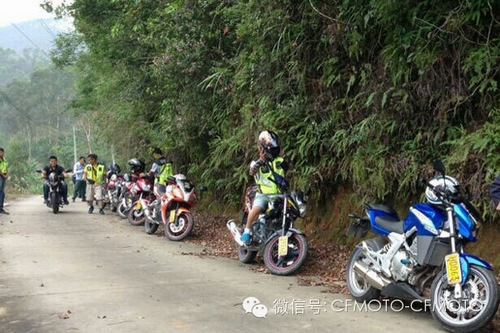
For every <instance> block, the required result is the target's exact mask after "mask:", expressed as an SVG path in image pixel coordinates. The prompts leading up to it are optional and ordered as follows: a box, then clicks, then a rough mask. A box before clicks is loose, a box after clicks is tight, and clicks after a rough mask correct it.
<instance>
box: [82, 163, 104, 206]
mask: <svg viewBox="0 0 500 333" xmlns="http://www.w3.org/2000/svg"><path fill="white" fill-rule="evenodd" d="M87 157H88V159H89V164H87V165H86V166H85V170H84V172H83V179H84V180H85V181H86V182H87V202H88V205H89V210H88V213H89V214H92V212H93V211H94V196H95V200H97V205H98V206H99V214H101V215H104V203H103V197H104V187H105V186H106V166H104V164H100V163H98V162H97V155H96V154H89V155H88V156H87Z"/></svg>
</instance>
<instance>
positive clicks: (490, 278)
mask: <svg viewBox="0 0 500 333" xmlns="http://www.w3.org/2000/svg"><path fill="white" fill-rule="evenodd" d="M434 169H435V171H437V172H438V173H440V174H441V175H440V176H438V177H436V178H434V179H432V180H430V181H425V184H426V192H425V194H426V198H427V202H426V203H417V204H415V205H414V206H412V207H410V209H409V212H408V215H407V216H406V217H405V218H404V219H403V220H401V219H400V218H399V217H398V215H397V213H396V212H395V210H394V209H392V208H391V207H389V206H385V205H373V204H368V205H365V210H366V214H367V217H362V216H358V215H354V214H350V217H351V218H352V219H353V221H352V223H351V225H350V226H349V229H348V231H347V234H348V235H355V236H358V237H364V236H365V235H366V234H367V233H368V231H369V230H370V229H371V231H372V232H373V233H374V234H377V235H378V237H375V238H371V239H367V240H364V241H362V242H361V243H359V244H358V245H356V247H355V249H354V250H353V252H352V253H351V256H350V259H349V262H348V266H347V287H348V289H349V291H350V293H351V295H352V296H353V297H354V299H355V300H356V301H357V302H370V301H374V300H377V299H378V298H379V297H380V295H381V294H383V295H385V296H388V297H395V298H399V299H404V300H409V301H419V302H422V304H426V305H429V306H430V311H431V313H432V316H433V317H434V319H435V320H436V321H438V322H439V324H440V325H441V326H442V327H443V328H444V329H446V330H448V331H450V332H460V333H464V332H473V331H476V330H478V329H480V328H481V327H483V326H485V325H486V324H487V323H489V322H490V321H491V320H492V319H493V317H494V316H495V313H496V311H497V308H498V303H499V288H498V283H497V280H496V278H495V274H494V272H493V268H492V266H491V264H489V263H488V262H486V261H485V260H483V259H481V258H479V257H477V256H474V255H471V254H468V253H466V252H465V246H466V244H467V243H469V242H475V241H476V234H477V231H478V227H479V222H478V221H479V214H478V212H477V211H476V209H475V208H474V207H473V206H472V204H471V203H470V202H469V200H468V199H467V197H466V196H465V195H463V194H462V193H461V192H460V189H459V184H458V182H457V180H456V179H454V178H453V177H450V176H447V175H446V174H445V167H444V165H443V163H442V162H441V161H439V160H438V161H435V162H434Z"/></svg>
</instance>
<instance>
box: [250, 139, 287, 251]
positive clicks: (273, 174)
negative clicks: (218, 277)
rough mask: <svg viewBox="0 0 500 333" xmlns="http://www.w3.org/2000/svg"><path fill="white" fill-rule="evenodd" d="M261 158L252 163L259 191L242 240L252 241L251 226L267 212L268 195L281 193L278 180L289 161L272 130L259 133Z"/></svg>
mask: <svg viewBox="0 0 500 333" xmlns="http://www.w3.org/2000/svg"><path fill="white" fill-rule="evenodd" d="M258 149H259V160H257V161H252V163H251V164H250V175H251V176H254V178H255V182H256V183H257V186H258V188H259V191H258V192H257V194H256V195H255V199H254V201H253V206H252V209H251V210H250V212H249V213H248V217H247V223H246V226H245V230H244V231H243V234H242V235H241V240H242V241H243V242H245V243H248V242H249V241H250V227H251V226H252V224H253V222H254V221H255V219H256V218H257V216H259V215H260V214H261V213H263V212H265V211H266V209H267V204H268V201H269V200H268V197H267V196H268V195H271V194H279V193H281V192H280V189H279V187H278V185H277V184H276V182H278V183H279V182H280V179H278V178H282V179H284V177H285V172H286V170H287V169H288V163H287V162H285V160H284V158H283V152H282V151H281V147H280V141H279V137H278V135H277V134H276V133H274V132H272V131H263V132H261V133H260V134H259V142H258Z"/></svg>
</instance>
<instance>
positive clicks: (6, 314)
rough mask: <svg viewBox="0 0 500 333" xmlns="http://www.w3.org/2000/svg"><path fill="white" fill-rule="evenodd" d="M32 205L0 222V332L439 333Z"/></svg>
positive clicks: (17, 206) (389, 310) (15, 208)
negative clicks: (401, 332) (402, 332)
mask: <svg viewBox="0 0 500 333" xmlns="http://www.w3.org/2000/svg"><path fill="white" fill-rule="evenodd" d="M41 201H42V200H41V198H40V197H39V196H37V197H28V198H24V199H20V200H17V201H14V202H11V204H10V206H9V207H8V208H9V211H10V213H11V215H8V216H5V215H0V332H2V333H49V332H50V333H58V332H85V333H107V332H120V333H128V332H133V333H142V332H147V333H155V332H162V333H163V332H204V333H210V332H214V333H215V332H217V333H219V332H246V331H248V332H293V331H296V332H357V333H363V332H370V333H376V332H384V333H387V332H400V331H404V332H405V333H413V332H415V333H416V332H423V331H425V332H426V333H432V332H442V330H441V329H440V328H439V327H438V326H437V324H436V323H435V322H434V321H433V319H432V316H431V315H430V313H429V312H423V311H421V310H420V309H419V307H418V306H415V307H414V308H413V309H412V307H413V306H408V305H406V308H402V304H401V303H397V302H396V303H385V304H384V303H380V304H378V305H371V306H370V307H369V308H368V307H366V306H365V307H363V306H362V305H361V306H360V305H358V306H357V307H356V306H354V303H353V302H352V300H351V299H350V298H349V297H348V296H345V295H338V294H328V293H323V292H322V288H319V287H302V286H298V285H297V280H296V278H295V277H277V276H272V275H269V274H264V273H256V272H253V271H251V270H250V269H249V267H248V266H247V265H243V264H241V263H239V262H238V261H236V260H233V259H224V258H207V257H199V256H196V255H189V254H190V253H198V252H200V251H202V250H203V247H200V246H197V245H193V244H185V243H182V242H181V243H176V242H171V241H169V240H167V239H166V238H165V237H158V236H150V235H147V234H145V233H144V232H143V229H142V227H133V226H130V225H129V224H128V222H127V221H126V220H121V219H119V218H118V216H116V215H113V214H112V213H110V212H109V211H106V212H107V215H105V216H101V215H98V214H95V213H94V214H92V215H89V214H87V208H86V206H85V204H84V203H81V202H77V203H72V204H71V205H69V206H67V207H65V208H64V209H63V210H62V211H61V212H60V213H59V214H53V213H52V212H51V211H50V210H49V209H48V208H47V207H45V206H44V205H43V204H42V203H41ZM224 222H225V221H221V223H224ZM332 269H335V267H332Z"/></svg>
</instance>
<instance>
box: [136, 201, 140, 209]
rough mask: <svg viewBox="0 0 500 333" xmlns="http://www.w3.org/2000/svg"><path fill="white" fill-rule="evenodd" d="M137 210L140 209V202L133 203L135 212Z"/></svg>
mask: <svg viewBox="0 0 500 333" xmlns="http://www.w3.org/2000/svg"><path fill="white" fill-rule="evenodd" d="M139 209H141V202H140V201H137V202H136V203H135V210H139Z"/></svg>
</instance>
